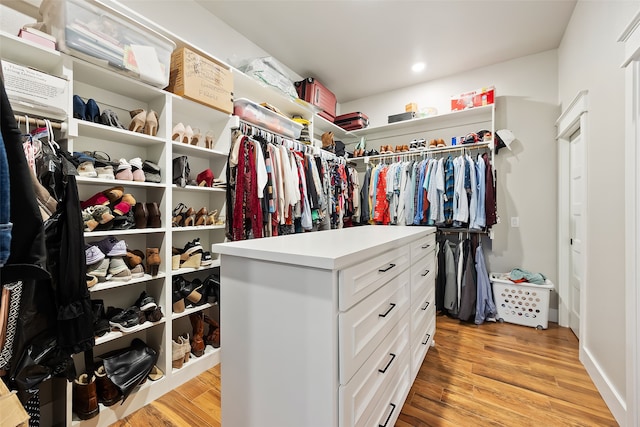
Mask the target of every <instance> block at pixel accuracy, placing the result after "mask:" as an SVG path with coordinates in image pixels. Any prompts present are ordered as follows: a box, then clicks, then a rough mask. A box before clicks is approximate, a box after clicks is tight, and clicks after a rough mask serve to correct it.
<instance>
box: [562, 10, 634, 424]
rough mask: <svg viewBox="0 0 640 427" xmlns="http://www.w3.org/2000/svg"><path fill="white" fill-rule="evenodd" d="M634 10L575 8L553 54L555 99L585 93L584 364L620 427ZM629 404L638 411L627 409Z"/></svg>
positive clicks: (564, 100)
mask: <svg viewBox="0 0 640 427" xmlns="http://www.w3.org/2000/svg"><path fill="white" fill-rule="evenodd" d="M638 5H639V3H638V2H637V1H634V2H631V1H629V2H623V1H621V2H592V1H579V2H578V4H577V5H576V8H575V9H574V12H573V16H572V17H571V21H570V23H569V25H568V27H567V29H566V31H565V35H564V38H563V40H562V43H561V45H560V47H559V49H558V88H559V92H558V93H559V99H560V102H561V105H562V107H563V108H566V107H567V106H568V105H569V103H570V102H571V101H572V100H573V98H574V97H575V96H576V94H577V93H578V92H579V91H580V90H584V89H586V90H588V104H589V105H588V113H587V117H588V118H587V120H588V125H587V132H588V133H587V135H586V137H587V153H586V156H587V168H588V176H587V198H588V202H587V203H588V204H587V236H586V237H587V245H588V247H587V259H586V263H587V265H586V270H587V271H586V275H587V282H586V288H585V289H584V291H585V293H586V307H584V309H583V310H584V311H583V312H584V313H585V315H586V324H585V327H584V330H583V331H582V332H581V335H582V337H581V344H582V345H584V350H585V351H586V357H587V360H583V363H584V364H585V366H586V367H587V370H588V371H589V374H590V375H591V377H592V378H593V379H594V382H595V383H596V386H598V388H599V390H600V393H601V394H602V395H603V397H604V399H605V401H606V402H607V404H608V405H609V408H610V409H611V410H612V412H613V414H614V416H615V417H616V419H617V420H618V421H619V422H620V423H621V424H622V425H624V421H623V420H624V404H625V402H624V396H625V352H626V348H625V312H624V305H625V301H624V294H625V285H624V283H625V282H624V254H623V251H624V233H625V230H624V185H623V182H624V71H623V69H621V68H620V65H621V62H622V58H623V46H622V45H621V44H620V43H617V42H616V40H617V38H618V36H619V35H620V33H621V32H622V30H623V29H624V27H625V26H626V24H627V23H628V21H629V20H630V19H631V17H632V16H633V14H634V13H635V12H636V11H637V9H638ZM627 403H628V404H636V405H637V402H635V403H632V402H627Z"/></svg>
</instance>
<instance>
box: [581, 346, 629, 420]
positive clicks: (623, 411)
mask: <svg viewBox="0 0 640 427" xmlns="http://www.w3.org/2000/svg"><path fill="white" fill-rule="evenodd" d="M580 362H582V364H583V365H584V367H585V369H586V370H587V373H588V374H589V376H590V377H591V380H592V381H593V383H594V384H595V386H596V388H597V389H598V392H600V395H601V396H602V399H603V400H604V403H606V405H607V406H608V407H609V410H610V411H611V414H612V415H613V417H614V418H615V419H616V421H617V422H618V424H619V425H620V426H626V424H627V405H626V403H625V401H624V399H623V398H622V396H620V393H618V391H617V390H616V389H615V387H613V385H612V384H611V381H610V380H609V378H608V377H607V376H606V375H605V374H604V372H603V371H602V369H601V367H600V365H599V364H598V362H597V361H596V360H595V359H594V357H593V355H592V354H591V352H590V351H589V350H588V349H586V348H584V347H583V346H582V345H580Z"/></svg>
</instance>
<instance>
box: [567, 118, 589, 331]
mask: <svg viewBox="0 0 640 427" xmlns="http://www.w3.org/2000/svg"><path fill="white" fill-rule="evenodd" d="M569 153H570V154H569V156H570V159H571V170H570V172H569V173H570V174H571V176H570V183H571V184H570V190H569V192H570V194H569V205H570V212H569V230H570V238H571V242H570V243H571V245H570V248H571V253H570V257H569V263H570V265H569V327H570V328H571V329H572V330H573V332H574V333H575V334H576V336H577V337H578V338H580V292H581V285H582V274H583V266H584V257H585V254H584V253H583V244H582V243H583V239H584V225H585V224H584V203H583V201H584V183H585V181H584V179H585V176H584V140H583V138H582V136H581V135H580V130H578V131H576V132H575V133H574V134H573V135H571V139H570V150H569Z"/></svg>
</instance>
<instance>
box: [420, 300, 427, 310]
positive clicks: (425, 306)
mask: <svg viewBox="0 0 640 427" xmlns="http://www.w3.org/2000/svg"><path fill="white" fill-rule="evenodd" d="M427 307H429V301H427V302H426V303H425V304H424V307H422V308H421V310H426V309H427Z"/></svg>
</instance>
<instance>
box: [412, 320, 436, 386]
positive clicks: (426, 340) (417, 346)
mask: <svg viewBox="0 0 640 427" xmlns="http://www.w3.org/2000/svg"><path fill="white" fill-rule="evenodd" d="M425 324H427V325H428V326H427V327H426V329H424V328H423V329H422V333H420V334H412V336H411V381H413V380H414V379H415V377H416V375H418V371H419V370H420V366H422V361H423V360H424V357H425V356H426V355H427V351H429V347H430V346H431V343H432V342H433V336H434V334H435V332H436V318H435V316H434V317H431V318H430V319H429V320H428V321H427V322H425Z"/></svg>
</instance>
